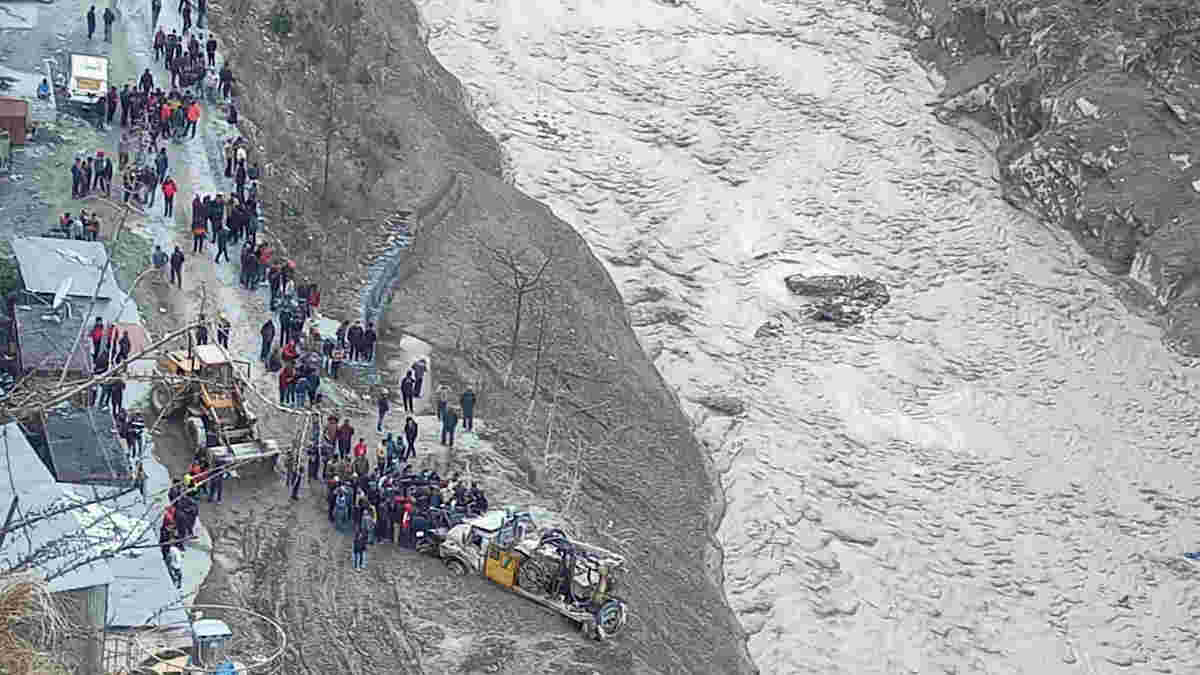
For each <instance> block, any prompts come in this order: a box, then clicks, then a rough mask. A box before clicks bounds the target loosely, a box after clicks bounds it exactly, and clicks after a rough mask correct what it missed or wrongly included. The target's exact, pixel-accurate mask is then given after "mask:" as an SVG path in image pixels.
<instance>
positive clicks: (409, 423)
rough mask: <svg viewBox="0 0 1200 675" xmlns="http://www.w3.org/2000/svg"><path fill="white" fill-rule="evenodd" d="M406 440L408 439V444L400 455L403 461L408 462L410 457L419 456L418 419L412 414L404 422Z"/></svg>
mask: <svg viewBox="0 0 1200 675" xmlns="http://www.w3.org/2000/svg"><path fill="white" fill-rule="evenodd" d="M404 440H406V441H408V446H407V447H406V448H405V449H404V454H403V456H401V457H400V461H401V462H407V461H408V458H409V457H416V456H417V421H416V420H414V419H413V418H412V416H411V415H409V417H408V419H407V420H406V421H405V422H404Z"/></svg>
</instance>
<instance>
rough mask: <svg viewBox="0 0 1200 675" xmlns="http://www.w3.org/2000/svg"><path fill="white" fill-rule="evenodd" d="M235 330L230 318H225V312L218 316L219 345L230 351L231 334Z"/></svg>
mask: <svg viewBox="0 0 1200 675" xmlns="http://www.w3.org/2000/svg"><path fill="white" fill-rule="evenodd" d="M231 330H233V326H232V324H230V322H229V317H227V316H225V312H221V313H220V314H218V315H217V344H219V345H221V346H222V347H224V348H225V349H226V350H228V349H229V332H230V331H231Z"/></svg>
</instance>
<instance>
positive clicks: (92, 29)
mask: <svg viewBox="0 0 1200 675" xmlns="http://www.w3.org/2000/svg"><path fill="white" fill-rule="evenodd" d="M87 27H88V40H91V39H92V36H93V35H95V34H96V6H95V5H92V8H91V9H89V10H88V13H87Z"/></svg>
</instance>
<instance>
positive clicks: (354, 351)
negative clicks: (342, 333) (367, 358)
mask: <svg viewBox="0 0 1200 675" xmlns="http://www.w3.org/2000/svg"><path fill="white" fill-rule="evenodd" d="M346 341H347V342H349V343H350V360H351V361H353V362H355V363H357V362H358V361H360V360H361V359H362V353H363V327H362V323H361V322H359V321H355V322H354V325H353V326H350V330H347V331H346Z"/></svg>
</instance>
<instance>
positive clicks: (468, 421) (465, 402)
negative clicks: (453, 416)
mask: <svg viewBox="0 0 1200 675" xmlns="http://www.w3.org/2000/svg"><path fill="white" fill-rule="evenodd" d="M459 403H460V404H462V417H463V418H462V422H463V431H471V430H472V427H473V426H474V421H475V390H474V389H472V388H471V385H469V384H468V385H467V390H466V391H464V392H463V393H462V398H461V399H460V400H459Z"/></svg>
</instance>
